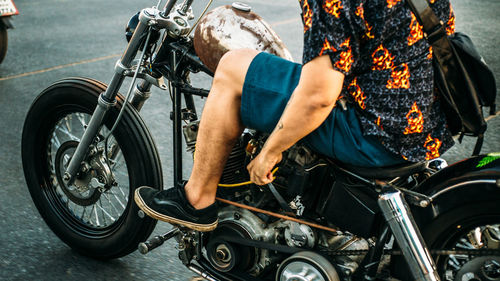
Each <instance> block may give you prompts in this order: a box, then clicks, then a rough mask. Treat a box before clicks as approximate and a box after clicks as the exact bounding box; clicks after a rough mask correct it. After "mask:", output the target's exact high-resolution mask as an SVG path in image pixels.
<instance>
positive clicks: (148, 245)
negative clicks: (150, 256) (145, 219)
mask: <svg viewBox="0 0 500 281" xmlns="http://www.w3.org/2000/svg"><path fill="white" fill-rule="evenodd" d="M179 232H180V230H179V228H177V227H174V228H172V229H171V230H170V231H169V232H167V233H165V234H163V235H157V236H155V237H153V238H151V239H149V240H148V241H146V242H141V243H139V247H137V248H138V250H139V252H140V253H141V254H143V255H145V254H147V253H149V252H151V251H152V250H154V249H156V248H157V247H159V246H161V245H163V243H165V241H167V240H169V239H170V238H172V237H174V236H176V235H177V234H179Z"/></svg>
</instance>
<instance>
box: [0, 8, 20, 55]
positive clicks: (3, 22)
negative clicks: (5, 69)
mask: <svg viewBox="0 0 500 281" xmlns="http://www.w3.org/2000/svg"><path fill="white" fill-rule="evenodd" d="M18 14H19V11H18V10H17V8H16V6H15V5H14V1H12V0H0V63H2V61H3V59H4V58H5V55H6V54H7V43H8V37H7V29H9V28H14V26H13V25H12V23H11V22H10V18H11V17H12V16H14V15H18Z"/></svg>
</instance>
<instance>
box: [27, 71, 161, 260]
mask: <svg viewBox="0 0 500 281" xmlns="http://www.w3.org/2000/svg"><path fill="white" fill-rule="evenodd" d="M104 90H105V85H104V84H102V83H100V82H97V81H94V80H90V79H84V78H71V79H66V80H62V81H60V82H57V83H55V84H53V85H52V86H50V87H49V88H47V89H46V90H44V91H43V92H42V93H41V94H40V95H39V96H38V97H37V99H36V100H35V102H34V103H33V104H32V106H31V108H30V110H29V112H28V115H27V117H26V120H25V124H24V128H23V136H22V160H23V168H24V173H25V178H26V182H27V184H28V188H29V191H30V194H31V197H32V199H33V202H34V203H35V206H36V207H37V209H38V211H39V213H40V215H41V216H42V218H43V219H44V220H45V222H46V223H47V225H48V226H49V227H50V228H51V230H52V231H53V232H54V233H55V234H56V235H57V236H58V237H59V238H60V239H61V240H63V241H64V242H65V243H66V244H68V245H69V246H70V247H71V248H73V249H75V250H76V251H78V252H80V253H81V254H83V255H86V256H90V257H93V258H98V259H110V258H117V257H121V256H124V255H127V254H129V253H131V252H132V251H134V250H135V249H137V245H138V243H139V242H141V241H144V240H145V239H146V238H147V237H148V236H149V235H150V234H151V232H152V231H153V229H154V227H155V224H156V221H155V220H153V219H151V218H149V217H144V218H140V217H139V216H138V211H139V209H138V207H137V206H136V205H135V203H134V200H133V195H134V190H135V189H136V188H137V187H140V186H142V185H147V186H151V187H154V188H157V189H161V188H162V184H163V182H162V172H161V166H160V162H159V157H158V153H157V150H156V146H155V145H154V142H153V139H152V138H151V135H150V134H149V131H148V130H147V128H146V126H145V124H144V123H143V121H142V119H141V118H140V117H139V115H138V113H137V112H136V111H135V110H134V109H133V108H131V107H127V109H126V110H125V113H124V115H123V118H122V120H121V121H120V123H119V125H118V126H117V128H116V130H115V131H114V132H113V135H112V137H111V138H110V142H109V144H110V145H108V156H109V155H111V154H112V153H111V152H110V151H113V155H114V156H113V158H112V162H110V163H108V166H107V167H108V169H106V166H105V165H106V162H105V161H103V160H102V159H104V158H100V159H101V161H100V162H98V160H99V158H96V159H97V160H94V162H92V163H94V164H93V166H92V167H91V169H89V170H90V171H91V172H89V173H88V176H82V177H81V178H80V179H79V182H78V183H79V184H74V185H70V186H67V185H66V184H65V183H64V181H63V180H62V176H61V175H62V174H64V170H65V165H67V164H68V162H69V161H68V160H69V159H70V158H71V156H72V153H73V152H74V150H75V148H76V145H77V144H78V142H79V140H80V138H81V136H82V134H83V131H84V130H85V128H86V124H88V121H89V120H90V117H91V115H92V113H93V111H94V109H95V107H96V105H97V100H98V97H99V94H100V93H102V92H103V91H104ZM122 104H123V97H122V96H118V103H117V105H116V106H114V107H113V108H111V109H110V110H109V111H108V113H107V116H106V118H105V120H104V124H105V126H103V127H102V128H101V131H100V132H99V134H100V135H101V140H102V139H103V138H102V136H106V135H107V134H108V132H109V129H110V128H111V126H112V125H113V122H114V120H115V118H116V117H117V115H118V112H119V110H120V108H121V107H122ZM100 143H101V147H102V143H104V142H103V141H101V142H100ZM98 145H99V144H97V146H98ZM100 153H101V154H100V155H101V156H103V155H104V153H105V152H103V149H101V152H100ZM87 162H89V163H91V161H90V160H88V161H87ZM95 163H98V164H99V163H100V165H101V166H103V167H104V168H102V169H101V170H106V171H107V173H108V174H112V175H113V177H114V179H115V181H116V186H111V185H106V186H105V185H103V184H100V183H99V181H98V180H97V175H98V172H102V171H100V170H99V168H96V167H99V166H96V164H95ZM103 163H104V164H103ZM110 170H111V171H112V172H109V171H110ZM99 175H100V174H99ZM75 182H76V181H75Z"/></svg>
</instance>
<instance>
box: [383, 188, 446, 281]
mask: <svg viewBox="0 0 500 281" xmlns="http://www.w3.org/2000/svg"><path fill="white" fill-rule="evenodd" d="M378 205H379V206H380V209H381V210H382V212H383V214H384V217H385V220H386V221H387V223H388V224H389V227H390V228H391V230H392V233H393V234H394V238H395V239H396V242H397V243H398V245H399V247H400V248H401V251H402V253H403V256H404V257H405V259H406V262H407V263H408V265H409V267H410V272H411V273H412V275H413V278H414V280H417V281H439V280H440V278H439V275H438V272H437V270H436V265H435V263H434V260H433V259H432V257H431V255H430V253H429V250H428V249H427V247H426V245H425V242H424V239H423V238H422V235H421V234H420V231H419V229H418V227H417V224H416V223H415V221H414V219H413V216H412V215H411V212H410V211H409V208H408V206H407V204H406V202H405V200H404V198H403V196H402V194H401V192H400V191H398V190H396V189H392V190H391V191H389V192H386V193H383V194H381V195H380V196H379V199H378Z"/></svg>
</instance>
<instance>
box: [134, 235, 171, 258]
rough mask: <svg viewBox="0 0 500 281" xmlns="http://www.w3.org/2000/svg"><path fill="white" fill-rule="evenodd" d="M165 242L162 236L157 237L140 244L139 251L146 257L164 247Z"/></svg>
mask: <svg viewBox="0 0 500 281" xmlns="http://www.w3.org/2000/svg"><path fill="white" fill-rule="evenodd" d="M164 242H165V240H164V239H163V237H161V236H155V237H153V238H151V239H150V240H148V241H146V242H142V243H139V246H138V250H139V252H140V253H141V254H143V255H145V254H147V253H149V252H150V251H151V250H154V249H155V248H157V247H159V246H161V245H163V243H164Z"/></svg>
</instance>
